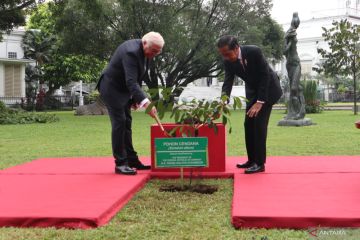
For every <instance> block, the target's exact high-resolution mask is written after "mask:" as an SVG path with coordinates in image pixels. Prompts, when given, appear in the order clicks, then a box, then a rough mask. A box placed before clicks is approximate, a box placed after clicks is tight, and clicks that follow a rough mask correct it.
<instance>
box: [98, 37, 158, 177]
mask: <svg viewBox="0 0 360 240" xmlns="http://www.w3.org/2000/svg"><path fill="white" fill-rule="evenodd" d="M163 46H164V39H163V37H162V36H161V35H160V34H159V33H156V32H149V33H147V34H145V35H144V36H143V38H142V39H132V40H128V41H125V42H124V43H122V44H120V45H119V46H118V48H117V49H116V51H115V52H114V54H113V56H112V57H111V60H110V62H109V64H108V66H107V67H106V68H105V70H104V71H103V73H102V75H101V77H100V79H99V82H98V84H97V88H98V89H99V92H100V95H101V98H102V99H103V101H104V102H105V104H106V107H107V109H108V112H109V116H110V120H111V127H112V132H111V141H112V151H113V156H114V158H115V173H118V174H126V175H135V174H136V173H137V172H136V170H135V169H137V170H145V169H150V166H145V165H143V164H142V163H141V162H140V160H139V158H138V156H137V153H136V151H135V150H134V147H133V144H132V131H131V124H132V118H131V107H132V106H135V107H136V108H141V107H144V108H146V107H148V106H149V104H150V100H149V99H148V98H147V97H146V94H145V93H144V91H143V90H142V89H141V84H142V81H143V80H144V78H145V77H146V75H147V70H148V65H149V60H151V59H152V58H154V57H155V56H157V55H159V54H160V53H161V50H162V48H163ZM155 114H157V113H156V108H152V110H151V111H150V113H149V115H150V116H151V117H154V116H155Z"/></svg>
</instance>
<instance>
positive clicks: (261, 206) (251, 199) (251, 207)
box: [232, 162, 360, 228]
mask: <svg viewBox="0 0 360 240" xmlns="http://www.w3.org/2000/svg"><path fill="white" fill-rule="evenodd" d="M339 163H341V162H339ZM359 203H360V174H359V173H314V174H263V173H259V174H254V175H245V174H236V175H235V177H234V197H233V203H232V223H233V225H234V226H235V227H236V228H240V227H245V228H253V227H255V228H308V227H317V226H322V227H360V204H359Z"/></svg>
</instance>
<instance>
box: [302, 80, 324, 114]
mask: <svg viewBox="0 0 360 240" xmlns="http://www.w3.org/2000/svg"><path fill="white" fill-rule="evenodd" d="M302 85H303V89H304V90H303V92H304V98H305V111H306V113H321V112H322V111H323V110H324V103H322V102H321V101H320V100H319V99H318V93H317V83H316V81H311V80H307V81H303V83H302Z"/></svg>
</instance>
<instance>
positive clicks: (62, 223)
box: [0, 166, 149, 228]
mask: <svg viewBox="0 0 360 240" xmlns="http://www.w3.org/2000/svg"><path fill="white" fill-rule="evenodd" d="M73 167H74V168H75V167H76V166H73ZM148 179H149V174H138V175H137V176H122V175H115V174H107V175H105V174H98V175H61V174H59V175H24V174H21V175H18V174H14V175H10V174H2V175H0V226H16V227H66V228H90V227H98V226H101V225H104V224H106V223H107V222H108V221H109V220H110V219H111V217H113V216H114V215H115V214H116V213H117V211H119V210H120V209H121V208H122V207H123V206H124V205H125V204H126V203H127V202H128V201H129V200H130V199H131V198H132V197H133V195H135V194H136V192H137V191H139V190H140V189H141V188H142V186H143V185H144V184H145V183H146V182H147V181H148Z"/></svg>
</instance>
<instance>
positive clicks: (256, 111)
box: [246, 102, 264, 118]
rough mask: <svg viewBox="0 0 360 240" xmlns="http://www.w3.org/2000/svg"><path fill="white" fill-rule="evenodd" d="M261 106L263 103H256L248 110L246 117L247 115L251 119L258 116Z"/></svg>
mask: <svg viewBox="0 0 360 240" xmlns="http://www.w3.org/2000/svg"><path fill="white" fill-rule="evenodd" d="M263 105H264V103H259V102H256V103H255V104H254V105H252V107H251V108H250V109H249V111H248V112H247V113H246V115H248V116H249V117H251V118H252V117H256V116H257V115H258V114H259V112H260V110H261V108H262V106H263Z"/></svg>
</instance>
